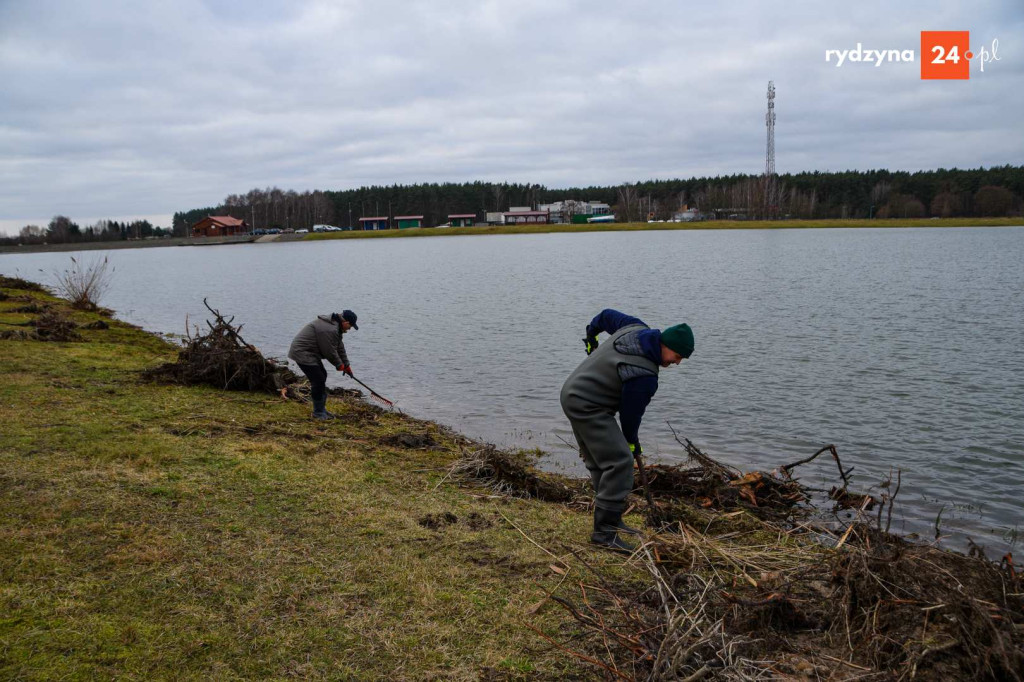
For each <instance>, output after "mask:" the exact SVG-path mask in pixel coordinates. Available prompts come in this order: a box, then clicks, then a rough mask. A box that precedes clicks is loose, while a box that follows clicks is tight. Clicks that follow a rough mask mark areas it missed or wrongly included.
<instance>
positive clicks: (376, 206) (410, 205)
mask: <svg viewBox="0 0 1024 682" xmlns="http://www.w3.org/2000/svg"><path fill="white" fill-rule="evenodd" d="M1022 196H1024V166H997V167H994V168H987V169H985V168H978V169H975V170H957V169H951V170H947V169H944V168H940V169H939V170H934V171H917V172H915V173H909V172H906V171H887V170H873V171H845V172H841V173H821V172H817V171H815V172H813V173H797V174H785V175H780V176H778V177H777V178H775V179H774V181H773V182H766V181H765V179H764V178H763V177H761V176H759V175H728V176H716V177H700V178H690V179H689V180H648V181H646V182H637V183H632V184H628V183H627V184H623V185H617V186H590V187H568V188H562V189H550V188H548V187H545V186H544V185H536V184H533V185H531V184H519V183H494V182H464V183H444V184H437V183H431V184H420V185H391V186H376V185H375V186H371V187H360V188H359V189H350V190H341V191H331V190H316V191H307V192H301V193H300V192H295V191H284V190H281V189H278V188H276V187H275V188H268V189H253V190H250V191H249V192H248V193H246V194H232V195H231V196H229V197H227V198H226V199H225V200H224V202H223V203H222V204H221V205H219V206H208V207H205V208H195V209H191V210H188V211H180V212H178V213H175V214H174V221H173V226H172V230H167V229H163V228H159V227H154V226H153V225H151V224H150V223H149V222H148V221H145V220H138V221H133V222H130V223H129V222H117V221H113V220H100V221H98V222H97V223H95V224H94V225H90V226H87V227H80V226H79V225H78V224H77V223H75V222H74V221H73V220H71V219H70V218H68V217H67V216H55V217H54V218H53V220H51V221H50V223H49V225H47V226H45V227H41V226H38V225H26V226H25V227H23V228H22V229H21V231H20V233H19V235H18V236H16V237H8V238H2V239H0V244H17V243H22V244H38V243H42V242H46V243H51V244H54V243H66V242H90V241H116V240H124V239H146V238H150V237H160V236H165V235H167V234H168V232H171V231H173V234H174V235H175V236H186V235H188V234H189V230H190V227H191V225H193V224H194V223H196V222H197V221H199V220H201V219H202V218H205V217H206V216H208V215H230V216H233V217H235V218H241V219H243V220H245V221H246V222H247V223H248V224H249V225H250V226H251V227H253V228H254V229H267V228H274V227H279V228H289V227H290V228H292V229H301V228H306V229H309V228H311V227H312V226H313V225H316V224H328V225H337V226H340V227H349V226H352V227H358V226H359V219H360V218H367V217H379V216H386V217H392V218H393V217H394V216H399V215H422V216H424V220H423V224H424V225H428V226H433V225H440V224H443V223H445V222H447V221H448V215H449V214H455V213H463V214H464V213H475V214H476V215H477V217H478V218H479V219H481V220H482V219H483V218H484V214H485V213H487V212H497V211H507V210H508V209H509V207H511V206H530V207H536V206H537V205H539V204H547V203H552V202H555V201H560V200H564V199H576V200H581V201H588V200H595V201H602V202H604V203H607V204H609V205H611V206H612V211H613V213H614V214H615V216H616V218H617V219H618V220H619V221H620V222H637V221H643V220H647V219H649V218H653V219H654V220H669V219H671V218H672V215H673V214H674V213H676V212H678V211H679V210H680V209H682V208H683V207H689V208H696V209H697V210H698V211H699V212H700V213H701V215H702V216H704V217H705V218H708V219H713V218H718V217H721V218H733V219H735V218H741V219H742V218H819V219H824V218H925V217H929V216H936V217H942V218H949V217H975V216H977V217H981V216H1016V215H1021V211H1022V200H1021V197H1022Z"/></svg>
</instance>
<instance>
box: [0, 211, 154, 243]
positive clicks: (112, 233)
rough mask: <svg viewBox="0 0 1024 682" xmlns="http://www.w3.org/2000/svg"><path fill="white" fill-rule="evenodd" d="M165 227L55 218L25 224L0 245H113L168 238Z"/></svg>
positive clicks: (1, 239)
mask: <svg viewBox="0 0 1024 682" xmlns="http://www.w3.org/2000/svg"><path fill="white" fill-rule="evenodd" d="M170 235H171V230H170V229H168V228H162V227H154V226H153V224H152V223H150V222H149V221H148V220H135V221H132V222H130V223H129V222H118V221H116V220H98V221H96V223H95V224H93V225H89V226H87V227H84V228H83V227H82V226H80V225H79V224H78V223H76V222H75V221H73V220H72V219H71V218H69V217H67V216H63V215H58V216H54V217H53V220H51V221H50V222H49V224H48V225H47V226H46V227H41V226H39V225H26V226H25V227H23V228H21V230H20V231H19V232H18V235H17V236H16V237H2V238H0V244H11V245H13V244H73V243H78V242H113V241H121V240H126V239H149V238H153V237H169V236H170Z"/></svg>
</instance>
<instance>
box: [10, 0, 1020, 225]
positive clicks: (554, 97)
mask: <svg viewBox="0 0 1024 682" xmlns="http://www.w3.org/2000/svg"><path fill="white" fill-rule="evenodd" d="M139 7H140V6H139V5H138V3H130V2H70V1H69V2H45V1H41V2H33V3H13V2H9V3H0V82H2V83H3V84H4V85H3V97H0V229H4V228H6V229H7V231H9V232H12V231H15V230H17V228H18V227H20V226H21V225H23V224H26V223H28V222H40V221H46V220H47V219H48V218H49V216H52V215H54V214H56V213H64V214H67V215H70V216H72V217H73V218H75V219H76V220H79V221H80V222H83V223H88V222H90V221H91V220H95V219H96V218H100V217H112V218H116V217H127V216H141V215H145V216H154V215H155V216H164V219H163V220H162V221H160V220H158V222H163V223H164V224H166V223H167V222H168V220H169V218H168V217H169V214H170V213H172V212H173V211H175V210H181V209H188V208H194V207H199V206H205V205H211V204H216V203H218V202H219V201H220V200H222V199H223V198H224V196H226V195H227V194H230V193H234V192H244V191H246V190H248V189H250V188H252V187H265V186H269V185H277V186H280V187H283V188H293V189H299V190H303V189H314V188H320V189H340V188H347V187H354V186H359V185H363V184H373V183H377V184H380V183H392V182H402V183H406V182H420V181H445V180H452V181H460V180H472V179H489V180H513V181H521V182H542V183H546V184H549V185H552V186H559V185H570V184H572V185H577V184H592V183H618V182H623V181H632V180H637V179H646V178H651V177H675V176H682V177H689V176H691V175H707V174H718V173H734V172H757V171H758V170H759V169H760V168H761V167H762V166H763V146H764V118H763V116H764V91H765V87H766V84H767V81H768V80H769V79H774V80H775V82H776V87H777V89H778V99H777V105H776V111H777V112H778V123H777V140H776V148H777V153H778V161H777V167H778V169H779V170H780V171H782V172H786V171H801V170H815V169H818V170H842V169H848V168H861V169H864V168H880V167H886V168H893V169H918V168H936V167H940V166H945V167H952V166H958V167H971V166H978V165H995V164H1004V163H1021V162H1022V161H1024V136H1022V135H1021V134H1020V124H1019V123H1018V120H1019V113H1018V112H1019V111H1021V110H1022V109H1024V95H1022V92H1024V88H1022V87H1021V86H1022V85H1024V64H1022V59H1021V54H1022V46H1021V44H1020V43H1021V37H1024V31H1022V29H1024V9H1022V8H1021V6H1020V4H1019V2H1018V0H1002V1H997V2H989V3H975V4H974V5H964V4H963V3H958V2H954V1H952V0H938V1H936V0H931V1H927V2H904V3H889V2H881V1H880V0H870V1H865V2H860V3H845V2H843V3H839V2H821V1H820V0H819V1H817V2H809V1H806V0H801V1H796V2H786V3H781V2H780V3H766V2H756V1H754V0H749V1H746V2H731V3H727V4H726V3H723V4H721V6H718V7H707V6H705V5H703V4H696V3H692V4H691V3H684V2H668V1H662V2H642V1H641V2H634V3H611V2H601V1H599V2H586V3H585V2H563V3H551V2H539V1H535V2H529V1H527V2H524V1H522V0H518V1H516V2H510V1H506V0H491V1H489V2H473V3H470V2H455V1H445V2H418V3H409V2H388V1H384V2H362V1H354V0H353V1H348V2H344V1H339V2H327V1H321V2H280V3H258V4H256V3H247V2H226V1H218V2H199V1H198V0H181V1H180V2H173V3H171V2H167V3H147V6H146V9H145V11H144V12H140V10H139ZM921 30H970V31H971V37H972V43H974V44H977V45H980V44H982V43H983V42H984V43H986V44H989V43H991V40H992V39H993V38H998V39H999V40H1000V53H999V54H1000V57H1001V58H1002V59H1001V61H1000V62H998V63H996V64H992V65H989V66H988V67H987V68H986V72H985V73H984V74H981V73H978V71H977V68H973V69H972V78H971V80H970V81H966V82H965V81H948V82H939V81H921V80H920V79H919V78H918V73H919V68H920V64H919V62H914V63H911V64H904V63H886V64H883V65H882V66H881V67H877V68H876V67H874V66H870V65H867V64H849V63H848V64H844V66H843V67H842V68H836V67H835V66H834V65H832V64H827V63H825V61H824V51H825V50H826V49H850V48H853V47H854V46H855V45H856V44H857V43H858V42H861V43H862V44H863V46H864V47H865V48H872V49H890V48H893V49H913V50H915V51H917V50H918V49H919V44H918V41H919V32H920V31H921ZM917 57H918V59H920V57H921V55H917ZM972 66H973V65H972Z"/></svg>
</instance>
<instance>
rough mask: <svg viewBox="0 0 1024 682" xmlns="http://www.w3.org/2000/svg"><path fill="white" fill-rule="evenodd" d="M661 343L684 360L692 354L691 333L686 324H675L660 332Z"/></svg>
mask: <svg viewBox="0 0 1024 682" xmlns="http://www.w3.org/2000/svg"><path fill="white" fill-rule="evenodd" d="M661 342H662V343H663V344H665V345H666V346H668V347H669V348H671V349H672V350H674V351H675V352H677V353H679V354H680V355H682V356H683V357H684V358H688V357H690V354H691V353H693V331H692V330H691V329H690V325H688V324H677V325H676V326H674V327H669V328H668V329H666V330H664V331H663V332H661Z"/></svg>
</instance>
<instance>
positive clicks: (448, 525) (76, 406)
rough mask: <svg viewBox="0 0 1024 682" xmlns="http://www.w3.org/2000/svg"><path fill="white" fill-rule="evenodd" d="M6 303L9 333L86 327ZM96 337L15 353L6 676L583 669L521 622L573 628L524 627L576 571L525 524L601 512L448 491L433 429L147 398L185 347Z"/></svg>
mask: <svg viewBox="0 0 1024 682" xmlns="http://www.w3.org/2000/svg"><path fill="white" fill-rule="evenodd" d="M0 291H2V292H3V293H4V294H5V295H6V300H3V301H0V332H4V331H18V330H23V329H25V327H24V326H22V325H23V324H24V323H25V322H27V321H29V320H30V319H31V318H32V314H30V313H19V312H12V311H13V310H15V309H17V308H23V307H25V306H27V305H30V304H31V302H32V301H34V302H36V303H37V305H39V304H42V305H49V306H51V307H53V308H56V309H60V310H64V311H67V309H66V307H65V306H63V304H62V303H61V302H59V301H57V300H56V299H54V298H52V297H50V296H48V295H47V294H45V293H41V292H27V291H21V290H15V289H10V288H8V289H0ZM27 298H30V299H32V301H27V300H26V299H27ZM68 312H69V313H70V315H71V316H72V317H73V319H75V320H76V321H77V322H79V323H87V322H90V321H94V320H96V319H98V316H97V315H96V314H92V313H82V312H77V311H68ZM81 333H82V335H83V340H82V341H80V342H72V343H41V342H38V341H25V340H14V339H9V340H0V377H2V380H0V422H2V423H3V429H2V431H0V546H2V547H3V551H2V552H0V678H3V679H58V678H66V677H70V678H73V679H84V678H93V677H100V678H109V677H114V676H119V677H120V676H124V677H127V678H135V679H160V678H164V679H166V678H174V679H211V678H216V679H228V678H236V677H245V678H254V677H281V678H283V677H301V678H307V677H311V678H332V679H337V678H356V679H478V678H480V677H487V678H491V679H505V678H508V679H519V678H525V677H529V678H531V679H533V678H534V677H541V678H551V679H554V678H561V677H570V678H571V677H573V676H576V675H579V674H581V672H585V670H584V669H583V668H581V667H580V664H578V663H577V662H576V661H574V660H573V659H571V658H568V657H566V656H564V655H563V654H561V653H560V652H559V651H557V650H552V649H551V647H550V646H548V645H547V644H546V643H545V642H544V641H543V640H541V639H539V638H538V637H537V636H536V635H535V634H534V632H533V631H531V630H530V629H528V628H527V627H524V622H525V621H526V620H529V622H530V623H533V624H535V625H536V626H538V627H542V628H544V629H553V630H557V628H559V627H560V626H561V625H562V624H564V622H565V618H566V616H565V615H564V613H562V612H560V611H558V610H548V609H544V610H541V611H540V612H538V613H528V611H529V608H528V607H529V606H530V605H532V604H535V603H536V602H537V601H538V599H539V598H540V597H541V596H543V592H542V591H541V587H543V586H547V587H550V588H553V587H554V586H555V584H557V582H558V580H559V579H560V576H559V575H558V574H557V573H554V572H552V570H551V569H550V568H549V565H550V564H551V563H552V560H551V557H549V556H547V555H546V554H545V553H544V552H542V551H541V550H539V549H538V548H537V547H536V546H534V545H532V544H531V543H529V542H527V541H525V540H524V538H523V536H522V535H521V534H520V532H519V531H517V530H516V529H515V528H514V527H513V526H512V525H511V524H512V523H515V524H516V525H517V526H519V527H520V528H522V529H524V530H527V529H528V532H530V534H531V536H533V537H535V538H536V539H537V540H539V541H540V542H543V543H547V544H557V543H556V542H555V541H556V540H557V541H558V542H566V543H569V544H576V545H579V546H582V545H581V543H580V541H582V540H583V539H585V537H586V530H587V527H588V518H587V517H586V515H584V514H579V513H573V512H570V511H569V510H567V509H566V508H564V507H560V506H555V505H551V504H545V503H542V502H537V501H529V500H517V499H510V498H504V497H494V496H490V495H488V494H484V493H483V492H480V491H474V490H464V489H462V488H459V487H456V486H453V485H450V484H448V483H444V484H442V479H443V478H444V477H445V473H446V470H447V467H448V466H449V465H450V464H451V462H452V461H453V460H454V459H456V458H457V457H458V456H459V455H460V453H461V449H462V448H463V447H465V445H464V441H460V439H459V438H458V437H457V436H455V435H453V434H451V433H448V432H446V431H444V430H442V429H440V428H439V427H438V426H436V425H434V424H430V423H425V422H419V421H416V420H413V419H411V418H407V417H404V416H402V415H400V414H397V413H387V412H381V411H380V410H378V409H376V408H374V407H372V406H370V405H367V404H365V403H363V402H362V401H361V400H356V399H352V400H344V401H343V400H333V399H332V401H331V404H332V407H331V409H332V410H334V411H336V412H338V413H340V414H341V419H340V420H338V421H336V422H330V423H315V422H312V421H311V420H310V419H309V418H308V413H309V408H308V406H304V405H301V404H297V403H295V402H291V401H288V402H285V401H282V400H280V399H277V398H274V397H272V396H268V395H261V394H249V393H235V392H225V391H219V390H216V389H212V388H192V387H175V386H163V385H155V384H147V383H142V382H140V380H139V377H138V372H139V370H141V369H143V368H145V367H150V366H153V365H155V364H157V363H159V362H162V361H167V360H171V359H173V357H174V355H175V348H174V347H172V346H170V345H168V344H167V343H165V342H163V341H162V340H160V339H158V338H156V337H154V336H152V335H150V334H147V333H145V332H143V331H141V330H139V329H136V328H133V327H130V326H128V325H125V324H122V323H119V322H116V321H111V328H110V329H107V330H94V331H93V330H82V331H81ZM403 442H411V443H413V444H414V445H415V444H421V443H426V444H427V446H426V447H407V446H405V445H403V444H402V443H403ZM439 484H440V485H439ZM506 519H507V520H506ZM592 554H594V556H593V557H592V558H593V560H594V561H596V562H598V563H603V562H609V561H616V560H615V559H614V558H609V557H605V556H602V555H600V554H598V553H592Z"/></svg>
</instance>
